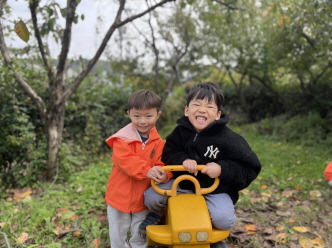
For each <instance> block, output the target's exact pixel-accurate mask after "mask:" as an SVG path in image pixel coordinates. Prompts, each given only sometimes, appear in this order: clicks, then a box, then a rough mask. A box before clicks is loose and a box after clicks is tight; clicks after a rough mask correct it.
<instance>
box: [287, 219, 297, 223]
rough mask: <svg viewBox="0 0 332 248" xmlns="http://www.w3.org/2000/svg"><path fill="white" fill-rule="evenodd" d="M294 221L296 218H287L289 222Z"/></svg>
mask: <svg viewBox="0 0 332 248" xmlns="http://www.w3.org/2000/svg"><path fill="white" fill-rule="evenodd" d="M295 221H296V219H294V218H289V219H288V222H289V223H293V222H295Z"/></svg>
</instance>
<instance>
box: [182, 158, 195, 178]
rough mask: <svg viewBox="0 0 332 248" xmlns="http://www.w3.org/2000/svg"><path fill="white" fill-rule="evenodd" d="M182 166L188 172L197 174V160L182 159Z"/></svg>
mask: <svg viewBox="0 0 332 248" xmlns="http://www.w3.org/2000/svg"><path fill="white" fill-rule="evenodd" d="M183 166H184V168H185V169H186V170H187V171H188V172H189V173H194V175H195V176H197V173H198V170H197V162H196V161H195V160H192V159H186V160H185V161H183Z"/></svg>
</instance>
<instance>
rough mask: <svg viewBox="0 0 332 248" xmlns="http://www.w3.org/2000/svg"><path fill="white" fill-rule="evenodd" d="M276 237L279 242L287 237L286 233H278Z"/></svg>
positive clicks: (284, 240) (283, 241)
mask: <svg viewBox="0 0 332 248" xmlns="http://www.w3.org/2000/svg"><path fill="white" fill-rule="evenodd" d="M277 238H278V240H279V241H280V242H282V243H285V242H286V238H287V233H279V234H278V236H277Z"/></svg>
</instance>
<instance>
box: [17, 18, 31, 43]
mask: <svg viewBox="0 0 332 248" xmlns="http://www.w3.org/2000/svg"><path fill="white" fill-rule="evenodd" d="M14 30H15V33H16V34H17V35H18V37H20V38H21V39H22V40H23V41H25V42H28V40H29V38H30V33H29V30H28V28H27V26H26V25H25V23H24V22H23V21H22V20H20V21H19V22H17V23H16V24H15V26H14Z"/></svg>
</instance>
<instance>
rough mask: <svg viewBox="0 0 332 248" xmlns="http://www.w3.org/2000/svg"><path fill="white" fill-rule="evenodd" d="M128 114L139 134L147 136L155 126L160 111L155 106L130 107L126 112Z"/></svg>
mask: <svg viewBox="0 0 332 248" xmlns="http://www.w3.org/2000/svg"><path fill="white" fill-rule="evenodd" d="M127 113H128V116H129V118H130V120H131V123H132V124H133V126H134V128H135V129H136V130H137V131H138V132H139V134H140V135H141V136H142V137H144V138H148V137H149V132H150V131H151V129H152V128H153V127H154V126H155V124H156V122H157V120H158V118H159V116H160V115H161V112H160V111H159V112H158V111H157V109H156V108H152V109H135V108H132V109H131V110H129V111H128V112H127Z"/></svg>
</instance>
